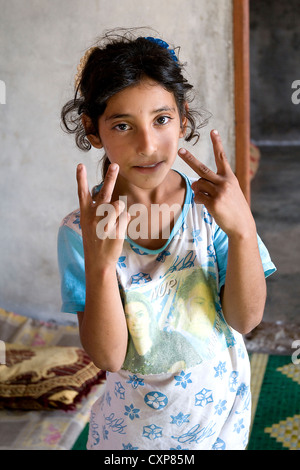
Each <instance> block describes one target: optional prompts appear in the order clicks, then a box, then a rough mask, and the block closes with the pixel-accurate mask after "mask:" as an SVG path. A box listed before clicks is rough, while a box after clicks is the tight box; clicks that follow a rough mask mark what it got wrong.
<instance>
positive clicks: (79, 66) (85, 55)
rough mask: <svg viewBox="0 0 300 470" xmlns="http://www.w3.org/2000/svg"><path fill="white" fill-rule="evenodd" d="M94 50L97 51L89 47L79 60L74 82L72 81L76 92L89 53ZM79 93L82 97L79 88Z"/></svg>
mask: <svg viewBox="0 0 300 470" xmlns="http://www.w3.org/2000/svg"><path fill="white" fill-rule="evenodd" d="M95 49H97V47H90V49H88V50H87V51H86V53H85V54H84V56H82V57H81V59H80V62H79V65H78V66H77V74H76V76H75V80H74V86H75V90H77V88H78V86H79V84H80V81H81V77H82V71H83V69H84V67H85V66H86V63H87V61H88V58H89V57H90V55H91V53H92V52H93V51H94V50H95ZM79 93H80V95H82V93H81V90H80V88H79Z"/></svg>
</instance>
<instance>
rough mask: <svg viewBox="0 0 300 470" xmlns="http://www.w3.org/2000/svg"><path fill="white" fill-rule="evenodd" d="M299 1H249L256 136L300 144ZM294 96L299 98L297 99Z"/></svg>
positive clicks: (265, 142) (256, 138)
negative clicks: (295, 83)
mask: <svg viewBox="0 0 300 470" xmlns="http://www.w3.org/2000/svg"><path fill="white" fill-rule="evenodd" d="M299 60H300V2H299V0H289V1H288V2H283V1H280V0H275V1H274V0H261V1H255V0H251V1H250V71H251V77H250V78H251V138H252V140H253V141H255V142H256V143H257V144H258V145H270V144H275V145H282V144H285V145H289V144H291V145H298V146H299V145H300V132H299V126H300V103H299V101H300V99H299V98H300V90H298V91H297V90H296V89H295V88H292V84H293V83H294V81H298V80H299V83H298V85H297V88H298V89H299V85H300V69H299ZM293 95H294V98H295V99H292V96H293Z"/></svg>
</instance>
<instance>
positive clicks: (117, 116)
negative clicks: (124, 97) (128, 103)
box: [105, 106, 176, 122]
mask: <svg viewBox="0 0 300 470" xmlns="http://www.w3.org/2000/svg"><path fill="white" fill-rule="evenodd" d="M165 112H173V113H174V112H176V109H175V108H173V107H170V106H163V107H162V108H158V109H154V110H153V111H151V114H159V113H165ZM131 117H133V115H132V114H126V113H124V114H118V113H116V114H112V115H111V116H107V118H105V122H106V121H112V120H113V119H126V118H131Z"/></svg>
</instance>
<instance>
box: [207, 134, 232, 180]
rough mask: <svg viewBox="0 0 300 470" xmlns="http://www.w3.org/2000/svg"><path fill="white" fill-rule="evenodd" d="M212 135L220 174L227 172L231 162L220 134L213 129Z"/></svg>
mask: <svg viewBox="0 0 300 470" xmlns="http://www.w3.org/2000/svg"><path fill="white" fill-rule="evenodd" d="M210 137H211V141H212V145H213V149H214V155H215V162H216V166H217V172H218V174H220V175H221V174H225V173H226V171H227V169H228V166H229V163H228V160H227V158H226V155H225V152H224V147H223V143H222V139H221V137H220V134H219V132H218V131H217V130H213V131H211V133H210Z"/></svg>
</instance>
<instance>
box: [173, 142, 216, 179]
mask: <svg viewBox="0 0 300 470" xmlns="http://www.w3.org/2000/svg"><path fill="white" fill-rule="evenodd" d="M178 155H179V156H180V157H181V158H182V160H184V161H185V163H187V164H188V165H189V166H190V167H191V168H192V169H193V170H194V171H195V172H196V173H197V175H199V176H201V178H204V179H206V180H208V181H211V182H216V181H218V175H217V174H216V173H214V172H213V171H212V170H211V169H210V168H208V167H207V166H206V165H204V163H202V162H200V161H199V160H197V158H195V157H194V156H193V155H192V154H191V153H190V152H189V151H188V150H186V149H183V148H182V149H179V151H178Z"/></svg>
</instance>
